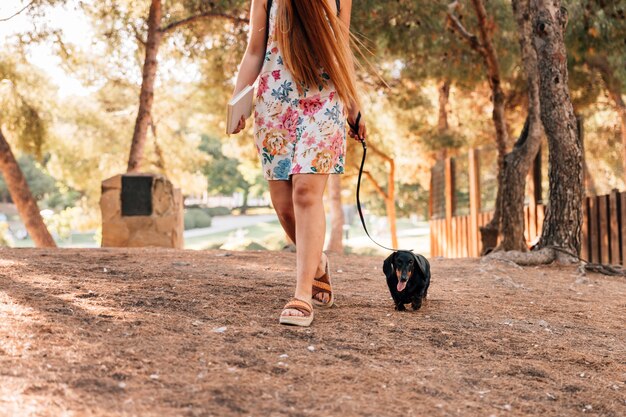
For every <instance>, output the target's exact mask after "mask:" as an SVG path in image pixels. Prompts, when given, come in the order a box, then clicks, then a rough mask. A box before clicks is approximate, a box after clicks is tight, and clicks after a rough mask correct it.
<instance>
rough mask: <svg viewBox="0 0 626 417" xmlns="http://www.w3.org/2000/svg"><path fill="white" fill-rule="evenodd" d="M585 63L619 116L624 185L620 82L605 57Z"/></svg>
mask: <svg viewBox="0 0 626 417" xmlns="http://www.w3.org/2000/svg"><path fill="white" fill-rule="evenodd" d="M587 63H588V64H589V65H590V66H591V67H592V68H595V69H596V70H598V72H599V73H600V76H601V77H602V81H604V85H605V86H606V89H607V91H608V93H609V97H611V100H612V101H613V103H614V104H615V110H617V113H618V114H619V117H620V121H621V124H622V126H621V135H622V167H623V170H624V172H623V180H624V184H626V103H624V99H623V98H622V82H621V81H620V79H619V78H618V77H617V76H616V75H615V70H614V69H613V68H611V64H610V63H609V60H608V59H607V57H606V55H595V56H591V57H589V59H588V60H587Z"/></svg>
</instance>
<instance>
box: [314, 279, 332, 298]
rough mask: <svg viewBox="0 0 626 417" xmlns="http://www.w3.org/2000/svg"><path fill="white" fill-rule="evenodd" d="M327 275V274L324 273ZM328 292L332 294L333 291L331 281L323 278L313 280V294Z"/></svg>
mask: <svg viewBox="0 0 626 417" xmlns="http://www.w3.org/2000/svg"><path fill="white" fill-rule="evenodd" d="M324 276H326V275H324ZM321 292H322V293H326V294H330V293H332V292H333V289H332V287H331V286H330V284H329V283H327V282H325V281H322V280H321V279H318V278H316V279H314V280H313V295H316V294H319V293H321Z"/></svg>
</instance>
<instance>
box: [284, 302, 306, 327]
mask: <svg viewBox="0 0 626 417" xmlns="http://www.w3.org/2000/svg"><path fill="white" fill-rule="evenodd" d="M285 310H298V311H299V312H301V313H302V314H304V316H284V315H283V314H282V313H281V315H280V319H278V322H279V323H280V324H290V325H292V326H302V327H309V326H310V325H311V322H312V321H313V306H312V305H311V304H309V303H307V302H306V301H304V300H300V299H299V298H292V299H291V300H290V301H289V302H288V303H287V304H285V307H283V312H284V311H285Z"/></svg>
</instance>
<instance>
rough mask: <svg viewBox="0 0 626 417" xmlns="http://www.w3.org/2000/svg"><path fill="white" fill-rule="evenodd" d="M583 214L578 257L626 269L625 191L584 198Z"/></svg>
mask: <svg viewBox="0 0 626 417" xmlns="http://www.w3.org/2000/svg"><path fill="white" fill-rule="evenodd" d="M583 213H584V216H583V231H582V248H581V257H582V258H584V259H586V260H588V261H590V262H593V263H603V264H613V265H623V266H626V192H622V193H620V192H618V191H617V190H614V191H613V192H612V193H611V194H609V195H601V196H594V197H587V198H586V199H585V202H584V204H583Z"/></svg>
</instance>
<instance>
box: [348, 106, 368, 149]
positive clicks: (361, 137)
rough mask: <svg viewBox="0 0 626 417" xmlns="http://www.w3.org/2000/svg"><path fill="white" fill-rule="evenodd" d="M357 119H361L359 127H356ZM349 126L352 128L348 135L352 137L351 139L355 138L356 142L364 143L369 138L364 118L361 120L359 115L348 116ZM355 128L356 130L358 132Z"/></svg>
mask: <svg viewBox="0 0 626 417" xmlns="http://www.w3.org/2000/svg"><path fill="white" fill-rule="evenodd" d="M357 113H358V112H357ZM356 119H359V125H358V126H356V122H357V120H356ZM348 124H349V126H350V130H349V131H348V135H350V137H351V138H354V139H355V140H357V141H359V142H364V141H365V139H366V137H367V128H366V126H365V122H364V121H363V118H362V117H361V118H359V117H358V115H350V116H348ZM354 128H356V131H355V129H354Z"/></svg>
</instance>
